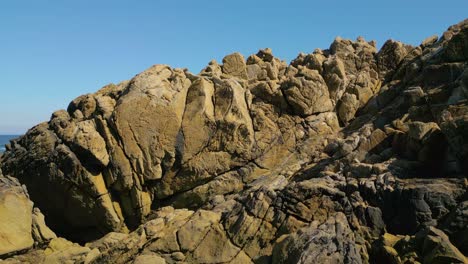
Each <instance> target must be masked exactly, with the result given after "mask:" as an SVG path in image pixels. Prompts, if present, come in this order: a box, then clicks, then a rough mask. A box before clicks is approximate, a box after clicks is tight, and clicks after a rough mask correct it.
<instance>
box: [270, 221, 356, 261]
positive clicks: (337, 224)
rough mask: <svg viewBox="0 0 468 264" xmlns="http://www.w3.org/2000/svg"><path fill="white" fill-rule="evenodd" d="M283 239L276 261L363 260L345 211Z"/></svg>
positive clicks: (278, 248)
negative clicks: (321, 223)
mask: <svg viewBox="0 0 468 264" xmlns="http://www.w3.org/2000/svg"><path fill="white" fill-rule="evenodd" d="M280 239H281V240H280V242H278V243H277V244H276V245H275V249H274V251H273V252H274V253H273V263H312V262H314V263H316V262H324V261H327V262H330V263H362V260H361V257H360V255H359V253H358V250H357V249H356V246H355V241H354V236H353V233H352V231H351V229H350V228H349V225H348V223H347V220H346V217H345V215H344V214H342V213H338V214H336V216H334V217H330V218H329V219H328V220H327V221H326V222H325V223H324V224H323V225H318V224H317V223H316V222H313V223H312V224H311V225H310V226H308V227H305V228H302V229H300V230H299V231H297V232H296V233H293V234H291V235H288V236H286V237H284V238H280Z"/></svg>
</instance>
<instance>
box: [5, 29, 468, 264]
mask: <svg viewBox="0 0 468 264" xmlns="http://www.w3.org/2000/svg"><path fill="white" fill-rule="evenodd" d="M467 99H468V20H465V21H463V22H461V23H459V24H457V25H454V26H451V27H450V28H449V29H448V30H447V31H446V32H445V33H444V34H443V35H442V36H441V37H440V38H439V37H430V38H428V39H426V40H424V41H423V43H422V44H421V45H419V46H416V47H413V46H410V45H405V44H403V43H401V42H398V41H393V40H389V41H387V42H386V43H385V44H384V45H383V47H382V48H381V49H380V51H377V49H376V43H375V42H372V41H371V42H367V41H365V40H364V39H363V38H358V39H357V40H356V41H351V40H347V39H341V38H336V39H335V41H334V42H333V43H332V44H331V46H330V48H329V49H326V50H318V49H317V50H315V51H314V52H313V53H311V54H300V55H299V56H298V57H297V58H296V59H294V60H293V61H292V62H291V63H290V64H289V65H288V64H286V63H285V62H284V61H281V60H279V59H278V58H275V57H274V56H273V54H272V51H271V50H270V49H264V50H260V51H259V52H258V53H257V54H254V55H251V56H249V57H248V58H247V59H245V58H244V57H243V56H242V55H241V54H239V53H234V54H231V55H228V56H226V57H225V58H224V59H223V61H222V65H219V64H218V63H217V62H215V61H212V62H210V63H209V65H208V66H207V67H206V68H205V69H203V70H202V71H201V72H200V73H199V74H198V75H194V74H191V73H190V72H188V71H187V70H185V69H173V68H171V67H169V66H166V65H155V66H153V67H151V68H149V69H148V70H146V71H144V72H142V73H140V74H138V75H137V76H135V77H134V78H133V79H131V80H130V81H125V82H122V83H119V84H117V85H114V84H110V85H107V86H105V87H103V88H102V89H101V90H99V91H98V92H96V93H94V94H87V95H83V96H80V97H78V98H76V99H75V100H73V101H72V102H71V103H70V105H69V106H68V109H67V110H60V111H57V112H55V113H53V114H52V117H51V119H50V121H49V122H46V123H42V124H39V125H37V126H35V127H33V128H32V129H30V130H29V131H28V133H27V134H26V135H24V136H23V137H21V138H19V139H16V140H13V141H12V142H11V144H10V145H8V146H7V151H6V152H5V154H4V155H3V156H2V157H1V168H2V170H3V174H4V175H5V176H1V177H0V215H1V216H2V218H1V219H0V257H1V258H8V259H6V260H5V263H22V262H34V263H41V262H44V263H63V262H68V263H75V262H76V263H323V262H329V263H467V259H466V257H465V256H466V255H467V254H468V240H467V237H468V229H467V226H468V213H467V212H468V207H467V206H468V200H467V198H468V195H467V192H466V190H467V184H468V182H467V176H468V106H467V103H468V100H467ZM21 184H23V185H21ZM26 188H27V191H26ZM29 197H30V199H31V200H32V201H33V202H34V204H33V203H32V202H31V201H30V200H29ZM34 206H35V207H34ZM38 208H40V211H39V209H38ZM41 212H42V213H44V215H45V222H44V216H43V215H42V214H41ZM45 223H47V225H46V224H45ZM47 226H49V227H50V228H51V229H52V230H54V231H55V232H56V233H57V234H58V235H59V236H60V237H58V238H57V237H56V236H55V234H54V232H52V231H51V230H50V229H49V228H48V227H47ZM69 240H70V241H69ZM71 241H73V242H71ZM77 243H80V244H77Z"/></svg>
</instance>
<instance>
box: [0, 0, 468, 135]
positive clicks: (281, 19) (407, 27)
mask: <svg viewBox="0 0 468 264" xmlns="http://www.w3.org/2000/svg"><path fill="white" fill-rule="evenodd" d="M467 10H468V1H467V0H458V1H457V0H455V1H443V2H441V1H408V0H406V1H402V0H397V1H320V2H317V1H293V0H289V1H276V2H272V1H258V0H249V1H219V0H218V1H203V0H201V1H193V0H190V1H170V0H166V1H154V0H153V1H149V0H148V1H145V0H140V1H136V0H134V1H130V0H128V1H118V0H112V1H110V0H92V1H91V0H76V1H63V0H48V1H38V0H29V1H26V0H2V1H0V134H12V133H13V134H17V133H24V132H25V131H26V130H27V129H29V128H30V127H32V126H33V125H35V124H37V123H39V122H42V121H47V120H48V119H49V117H50V114H51V113H52V112H53V111H55V110H58V109H63V108H66V107H67V105H68V102H69V101H70V100H72V99H74V98H75V97H77V96H79V95H81V94H84V93H89V92H94V91H96V90H97V89H99V88H100V87H102V86H103V85H105V84H107V83H111V82H113V83H117V82H119V81H122V80H126V79H130V78H131V77H133V76H134V75H135V74H137V73H138V72H141V71H143V70H145V69H146V68H148V67H149V66H151V65H153V64H159V63H164V64H170V65H171V66H174V67H186V68H189V69H190V70H191V71H192V72H194V73H198V72H199V70H200V69H202V68H203V67H204V65H206V64H207V63H208V62H209V61H210V60H211V59H216V60H218V61H220V60H221V59H222V57H223V56H224V55H226V54H229V53H231V52H234V51H239V52H241V53H243V54H244V55H249V54H252V53H255V52H256V51H257V50H258V49H260V48H265V47H271V48H272V49H273V52H274V54H275V55H276V56H278V57H280V58H282V59H284V60H286V61H288V62H289V61H290V60H291V59H293V58H294V57H295V56H297V54H298V53H299V52H312V51H313V50H314V49H315V48H328V47H329V45H330V43H331V42H332V41H333V39H334V38H335V36H342V37H345V38H352V39H355V38H356V37H357V36H359V35H362V36H364V37H365V38H366V39H368V40H371V39H374V40H377V42H378V45H379V46H380V45H382V43H383V42H384V41H385V40H386V39H389V38H392V39H396V40H401V41H404V42H406V43H410V44H414V45H417V44H419V43H420V42H421V41H422V40H423V39H424V38H426V37H428V36H431V35H433V34H439V35H440V34H441V33H442V32H443V31H444V30H445V29H446V28H447V27H448V26H450V25H451V24H454V23H457V22H459V21H461V20H463V19H465V18H466V17H467V15H468V12H467Z"/></svg>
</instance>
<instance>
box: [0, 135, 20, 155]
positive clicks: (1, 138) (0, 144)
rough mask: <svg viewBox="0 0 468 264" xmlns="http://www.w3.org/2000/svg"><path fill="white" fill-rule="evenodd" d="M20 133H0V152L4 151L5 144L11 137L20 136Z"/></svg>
mask: <svg viewBox="0 0 468 264" xmlns="http://www.w3.org/2000/svg"><path fill="white" fill-rule="evenodd" d="M20 136H21V135H0V153H3V152H5V144H8V143H10V140H11V139H14V138H17V137H20Z"/></svg>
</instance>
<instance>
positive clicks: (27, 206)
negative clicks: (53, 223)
mask: <svg viewBox="0 0 468 264" xmlns="http://www.w3.org/2000/svg"><path fill="white" fill-rule="evenodd" d="M0 216H1V217H0V257H2V256H9V255H12V254H15V253H18V252H23V251H26V250H28V249H30V248H32V247H33V246H34V245H40V244H44V243H46V242H47V241H49V240H51V239H53V238H56V235H55V233H54V232H53V231H52V230H50V229H49V227H48V226H47V225H46V224H45V220H44V215H43V214H42V213H41V211H40V210H39V209H38V208H36V207H33V202H31V200H30V199H29V196H28V193H27V191H26V188H25V187H24V186H21V185H20V184H19V182H18V180H17V179H15V178H12V177H8V176H3V175H2V171H1V170H0Z"/></svg>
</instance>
